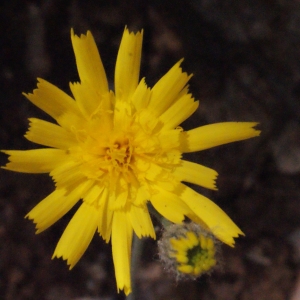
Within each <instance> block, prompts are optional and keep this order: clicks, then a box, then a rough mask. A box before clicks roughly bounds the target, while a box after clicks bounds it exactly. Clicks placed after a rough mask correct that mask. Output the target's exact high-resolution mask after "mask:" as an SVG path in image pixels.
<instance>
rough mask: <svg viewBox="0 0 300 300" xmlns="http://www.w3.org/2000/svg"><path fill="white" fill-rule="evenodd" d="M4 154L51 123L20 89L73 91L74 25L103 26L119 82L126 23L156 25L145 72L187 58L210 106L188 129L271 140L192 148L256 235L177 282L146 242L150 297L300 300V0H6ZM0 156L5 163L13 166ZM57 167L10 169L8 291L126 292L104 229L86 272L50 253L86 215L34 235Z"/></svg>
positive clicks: (141, 273) (3, 175)
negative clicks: (248, 124) (256, 127)
mask: <svg viewBox="0 0 300 300" xmlns="http://www.w3.org/2000/svg"><path fill="white" fill-rule="evenodd" d="M1 3H2V4H0V28H1V35H0V44H1V47H0V111H1V114H0V126H1V127H0V128H1V130H0V148H1V149H30V148H34V147H36V146H35V145H33V144H31V143H29V142H27V141H26V140H25V138H23V135H24V134H25V132H26V130H27V127H28V120H27V119H28V117H41V118H46V116H45V114H44V113H43V112H41V111H39V110H38V109H37V108H35V107H34V106H33V105H31V104H30V103H29V102H28V101H27V100H26V99H25V97H24V96H22V92H31V91H32V90H33V89H34V88H35V87H36V77H42V78H44V79H47V80H48V81H50V82H52V83H53V84H55V85H57V86H58V87H60V88H61V89H63V90H64V91H66V92H68V93H69V87H68V85H69V82H70V81H76V80H78V75H77V70H76V65H75V60H74V55H73V50H72V47H71V41H70V28H72V27H73V28H74V30H75V32H76V33H77V34H81V33H86V31H87V30H91V31H92V33H93V35H94V37H95V40H96V42H97V44H98V47H99V50H100V53H101V57H102V60H103V63H104V66H105V68H106V71H107V76H108V78H109V80H110V83H111V88H112V89H113V74H114V65H115V59H116V55H117V51H118V47H119V43H120V39H121V36H122V33H123V30H124V27H125V25H127V26H128V27H129V29H130V30H134V31H136V30H140V29H141V28H144V43H143V57H142V68H141V77H144V76H145V77H146V82H147V84H148V85H150V86H153V84H154V83H155V82H156V81H157V80H158V79H159V78H160V77H161V76H162V75H163V74H164V73H165V72H166V71H167V70H168V69H169V68H170V67H172V66H173V65H174V64H175V63H176V62H177V61H178V60H179V59H181V58H182V57H184V58H185V60H184V63H183V68H184V70H185V71H187V72H189V73H193V74H194V76H193V78H192V79H191V82H190V90H191V91H192V93H193V94H194V96H195V97H196V98H197V99H199V100H200V108H199V110H198V111H197V112H196V113H195V114H194V115H193V117H192V118H191V119H190V120H189V121H188V122H186V123H185V124H183V127H184V128H185V129H189V128H192V127H194V126H200V125H204V124H208V123H214V122H222V121H257V122H259V123H260V128H261V129H262V131H263V133H262V135H261V137H259V138H256V139H252V140H248V141H244V142H239V143H235V144H230V145H225V146H221V147H218V148H215V149H211V150H206V151H203V152H199V153H196V154H194V155H193V157H192V158H193V159H194V160H195V161H197V162H200V163H203V164H204V165H206V166H209V167H211V168H214V169H215V170H217V171H218V173H219V178H218V181H217V183H218V187H219V190H218V191H217V192H210V191H206V190H200V189H198V190H199V191H200V192H201V193H203V194H205V195H206V196H208V197H210V198H211V199H212V200H214V201H215V202H216V203H217V204H218V205H220V206H221V207H222V208H223V209H224V210H225V211H226V212H227V213H228V214H229V215H230V216H231V218H232V219H233V220H234V221H235V222H236V223H237V224H238V225H239V226H240V227H241V229H242V230H243V231H244V233H245V234H246V236H245V237H242V238H239V239H238V240H237V243H236V247H235V248H233V249H231V248H229V247H227V246H224V247H223V259H222V263H221V265H222V266H221V268H220V270H217V271H216V272H214V273H213V274H211V275H210V276H203V277H201V278H199V279H197V280H196V281H192V282H189V281H186V282H176V280H175V279H174V278H173V277H172V276H170V275H168V274H166V273H165V271H164V270H163V267H162V266H161V264H160V262H159V261H158V256H157V247H156V242H155V241H151V240H146V241H145V243H144V258H143V260H142V261H141V263H140V266H139V268H138V270H137V272H136V274H135V276H136V280H137V287H138V300H152V299H155V300H162V299H164V300H182V299H184V300H196V299H202V300H231V299H233V300H235V299H238V300H251V299H255V300H264V299H268V300H270V299H272V300H283V299H290V300H298V299H300V273H299V262H300V184H299V183H300V176H299V174H300V100H299V98H300V60H299V58H300V2H299V1H296V0H288V1H287V0H273V1H267V0H251V1H249V0H235V1H232V0H228V1H222V0H181V1H179V0H173V1H163V0H162V1H159V0H153V1H124V0H123V1H116V0H115V1H102V0H66V1H59V0H44V1H43V0H40V1H38V0H37V1H34V0H32V1H24V0H12V1H8V0H7V1H2V2H1ZM6 160H7V159H6V156H5V155H3V154H1V156H0V163H1V165H2V166H3V165H4V164H5V163H6ZM53 188H54V187H53V183H52V181H51V179H50V178H49V177H48V175H28V174H18V173H13V172H8V171H4V170H1V171H0V299H4V300H25V299H29V300H44V299H45V300H119V299H125V298H124V295H123V294H119V295H117V294H116V286H115V278H114V272H113V265H112V259H111V249H110V245H106V244H105V243H104V242H103V241H102V239H101V238H100V237H99V236H98V235H96V236H95V237H94V239H93V241H92V243H91V245H90V247H89V248H88V250H87V251H86V253H85V254H84V256H83V258H82V259H81V260H80V262H79V263H78V264H77V266H76V267H75V268H74V269H73V270H72V271H69V270H68V267H67V265H66V263H65V262H63V261H61V260H58V259H55V260H53V261H52V260H51V257H52V253H53V251H54V249H55V246H56V243H57V241H58V239H59V237H60V236H61V234H62V232H63V230H64V228H65V226H66V224H67V223H68V221H69V220H70V219H71V217H72V215H73V214H74V211H71V212H70V213H68V214H67V215H66V216H65V217H63V218H62V219H61V220H60V221H59V222H57V223H56V224H55V225H53V226H52V227H51V228H50V229H48V230H47V231H46V232H43V233H41V234H40V235H35V233H34V232H35V230H34V225H33V224H32V222H31V221H28V220H26V219H24V216H25V215H26V214H27V213H28V212H29V210H30V209H32V208H33V207H34V206H35V205H36V204H37V203H38V202H39V201H40V200H41V199H43V198H44V197H45V196H46V195H48V194H49V193H50V192H51V191H52V190H53Z"/></svg>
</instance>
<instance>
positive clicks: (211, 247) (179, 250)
mask: <svg viewBox="0 0 300 300" xmlns="http://www.w3.org/2000/svg"><path fill="white" fill-rule="evenodd" d="M158 245H159V254H160V255H159V256H160V259H161V260H162V262H163V263H164V264H165V266H166V269H167V270H168V271H169V272H172V273H174V274H176V277H177V279H188V278H190V279H195V278H197V277H199V276H201V275H202V274H204V273H208V272H211V271H212V270H213V269H214V268H215V267H216V266H217V261H218V257H217V256H218V255H219V252H220V243H219V242H218V241H217V240H216V238H215V237H214V236H213V235H212V234H211V233H209V232H208V231H207V230H205V229H203V228H201V226H199V225H198V224H195V223H185V224H174V225H170V226H168V227H167V228H165V232H164V234H163V237H162V239H161V240H160V241H159V242H158Z"/></svg>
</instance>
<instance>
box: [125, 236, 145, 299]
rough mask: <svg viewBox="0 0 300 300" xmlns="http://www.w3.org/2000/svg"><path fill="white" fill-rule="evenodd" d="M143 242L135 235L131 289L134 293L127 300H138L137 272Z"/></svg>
mask: <svg viewBox="0 0 300 300" xmlns="http://www.w3.org/2000/svg"><path fill="white" fill-rule="evenodd" d="M142 250H143V240H142V239H139V238H138V237H137V236H136V235H135V234H134V235H133V242H132V253H131V268H130V270H131V271H130V273H131V274H130V275H131V288H132V292H131V293H130V294H129V295H128V296H127V297H126V300H137V294H136V293H137V285H136V280H135V278H136V276H135V274H136V271H137V269H138V266H139V263H140V258H141V256H142Z"/></svg>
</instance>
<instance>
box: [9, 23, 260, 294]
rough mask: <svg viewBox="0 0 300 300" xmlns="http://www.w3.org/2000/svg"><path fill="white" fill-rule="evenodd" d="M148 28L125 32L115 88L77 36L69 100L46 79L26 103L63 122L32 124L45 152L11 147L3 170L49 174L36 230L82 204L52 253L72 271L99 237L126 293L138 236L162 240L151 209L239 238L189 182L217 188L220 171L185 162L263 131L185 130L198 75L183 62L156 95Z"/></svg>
mask: <svg viewBox="0 0 300 300" xmlns="http://www.w3.org/2000/svg"><path fill="white" fill-rule="evenodd" d="M142 38H143V31H141V32H138V33H136V34H135V33H132V32H129V30H128V29H127V28H125V31H124V34H123V37H122V41H121V45H120V48H119V53H118V57H117V62H116V68H115V91H114V92H112V91H110V90H109V87H108V82H107V78H106V74H105V71H104V68H103V65H102V62H101V58H100V55H99V53H98V50H97V46H96V43H95V41H94V38H93V36H92V34H91V33H90V32H89V31H88V32H87V34H86V35H81V36H76V35H74V32H73V30H72V31H71V40H72V44H73V49H74V53H75V58H76V64H77V69H78V73H79V77H80V82H75V83H70V89H71V92H72V95H73V96H72V97H71V96H69V95H67V94H65V93H64V92H63V91H61V90H60V89H58V88H57V87H56V86H54V85H52V84H51V83H49V82H47V81H45V80H42V79H39V80H38V81H39V83H38V88H37V89H36V90H34V92H33V94H25V96H26V97H27V98H28V100H29V101H31V102H32V103H33V104H35V105H36V106H37V107H39V108H40V109H42V110H43V111H45V112H46V113H47V114H49V115H50V116H51V117H52V118H53V119H54V120H55V121H56V122H55V123H51V122H47V121H43V120H40V119H36V118H31V119H29V120H30V127H29V131H28V132H27V133H26V135H25V137H26V138H27V139H28V140H30V141H32V142H34V143H37V144H40V145H43V146H46V148H42V149H36V150H26V151H4V152H5V153H6V154H8V155H9V161H10V162H9V163H8V164H7V165H6V167H5V168H6V169H8V170H12V171H18V172H28V173H50V176H51V177H52V178H53V180H54V181H55V190H54V192H53V193H51V194H50V195H49V196H48V197H46V198H45V199H44V200H42V201H41V202H40V203H39V204H38V205H37V206H35V207H34V208H33V209H32V210H31V211H30V212H29V213H28V215H27V217H28V218H29V219H32V220H33V221H34V223H35V224H36V228H37V233H39V232H42V231H43V230H45V229H47V228H48V227H49V226H51V225H52V224H53V223H55V222H56V221H57V220H58V219H60V218H61V217H62V216H63V215H64V214H66V213H67V212H68V211H69V210H70V209H71V208H72V207H73V206H74V205H75V204H76V203H77V202H78V201H79V200H80V199H81V200H82V204H81V206H80V207H79V209H78V210H77V212H76V213H75V215H74V216H73V218H72V220H71V221H70V223H69V224H68V226H67V228H66V229H65V231H64V233H63V235H62V237H61V238H60V240H59V242H58V244H57V247H56V249H55V251H54V255H53V257H62V258H63V259H65V260H67V263H68V264H69V265H70V268H72V267H74V265H75V264H76V263H77V261H78V260H79V259H80V257H81V256H82V255H83V253H84V252H85V250H86V248H87V247H88V245H89V243H90V241H91V239H92V237H93V235H94V233H95V231H96V230H97V231H98V233H99V234H100V235H101V236H102V237H103V238H104V240H105V241H106V242H109V241H110V239H111V241H112V252H113V260H114V266H115V274H116V280H117V287H118V290H120V289H121V290H122V289H124V291H125V293H126V294H128V293H130V291H131V284H130V255H131V242H132V234H133V232H135V234H136V235H137V236H138V237H139V238H141V237H142V236H151V237H153V238H155V232H154V229H153V225H152V221H151V218H150V215H149V212H148V209H147V202H148V201H150V202H151V203H152V205H153V207H154V208H155V209H156V210H157V211H158V212H159V213H160V214H161V215H163V216H164V217H165V218H166V219H168V220H170V221H171V222H175V223H181V222H182V221H183V220H184V218H185V216H187V217H189V218H190V219H192V220H193V221H194V222H197V223H201V224H203V225H204V226H206V227H207V228H208V229H210V230H211V231H212V232H213V234H214V235H215V236H216V237H217V238H218V239H220V240H221V241H223V242H224V243H226V244H228V245H233V244H234V238H235V237H237V236H238V235H239V234H242V232H241V230H240V229H239V228H238V227H237V226H236V225H235V224H234V223H233V222H232V221H231V219H230V218H229V217H228V216H227V215H226V214H225V213H224V212H223V211H222V210H221V209H220V208H219V207H218V206H217V205H216V204H214V203H213V202H212V201H210V200H209V199H207V198H206V197H204V196H202V195H200V194H198V193H196V192H195V191H193V190H192V189H190V188H189V187H187V186H185V185H184V184H182V183H181V182H182V181H186V182H191V183H194V184H198V185H201V186H203V187H206V188H210V189H215V179H216V176H217V173H216V172H215V171H214V170H212V169H209V168H207V167H204V166H201V165H198V164H195V163H192V162H189V161H186V160H183V159H182V158H181V156H182V153H187V152H193V151H199V150H203V149H207V148H211V147H215V146H218V145H222V144H226V143H230V142H234V141H239V140H243V139H248V138H251V137H254V136H257V135H259V131H257V130H255V129H254V128H253V127H254V126H255V125H256V123H252V122H249V123H236V122H228V123H218V124H213V125H207V126H202V127H198V128H195V129H193V130H190V131H183V130H182V129H181V128H180V127H178V125H179V124H180V123H181V122H183V121H184V120H185V119H187V118H188V117H189V116H190V115H192V114H193V113H194V112H195V110H196V109H197V107H198V101H194V99H193V97H192V95H191V94H189V92H188V86H187V83H188V81H189V79H190V77H191V76H189V75H187V74H186V73H184V72H182V69H181V67H180V64H181V61H179V62H178V63H177V64H175V65H174V67H172V68H171V69H170V70H169V71H168V72H167V74H166V75H164V76H163V77H162V78H161V79H160V80H159V81H158V82H157V83H156V84H155V85H154V87H153V88H152V89H150V88H149V87H147V85H146V83H145V80H144V79H142V80H139V69H140V61H141V49H142Z"/></svg>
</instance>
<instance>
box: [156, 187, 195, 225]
mask: <svg viewBox="0 0 300 300" xmlns="http://www.w3.org/2000/svg"><path fill="white" fill-rule="evenodd" d="M157 188H158V191H157V192H156V193H155V194H153V195H152V196H151V199H150V201H151V203H152V205H153V206H154V208H155V209H156V210H157V211H158V212H159V213H160V214H161V215H162V216H164V217H165V218H166V219H168V220H170V221H171V222H173V223H181V222H182V221H183V220H184V218H185V216H187V215H189V214H193V212H192V211H191V210H190V208H189V207H188V206H187V205H186V204H185V203H184V202H183V201H182V200H181V199H180V198H178V197H177V196H176V195H175V194H173V193H171V192H168V191H165V190H163V189H161V188H159V187H157Z"/></svg>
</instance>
